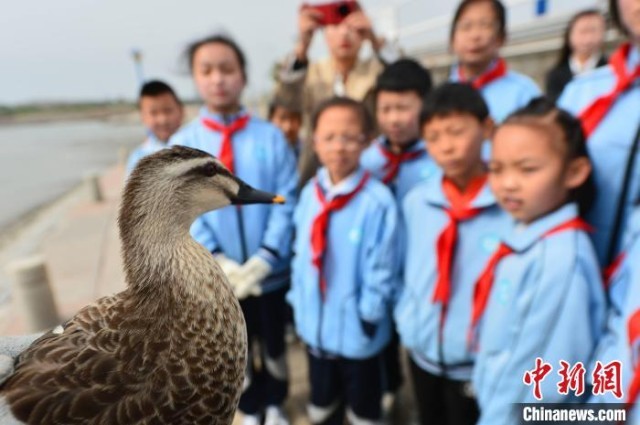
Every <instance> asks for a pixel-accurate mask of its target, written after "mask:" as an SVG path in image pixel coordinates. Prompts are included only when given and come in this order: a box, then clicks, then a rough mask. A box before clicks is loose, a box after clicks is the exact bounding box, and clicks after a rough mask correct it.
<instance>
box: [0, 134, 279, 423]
mask: <svg viewBox="0 0 640 425" xmlns="http://www.w3.org/2000/svg"><path fill="white" fill-rule="evenodd" d="M283 202H284V198H283V197H281V196H278V195H275V194H272V193H268V192H263V191H260V190H258V189H255V188H253V187H251V186H249V185H248V184H247V183H245V182H243V181H242V180H240V179H239V178H238V177H236V176H234V175H233V174H232V173H231V172H229V170H227V169H226V168H225V167H224V165H222V163H221V162H220V161H218V160H217V159H216V158H214V157H213V156H211V155H209V154H208V153H206V152H203V151H200V150H197V149H192V148H188V147H183V146H175V147H171V148H168V149H164V150H162V151H159V152H157V153H155V154H153V155H150V156H148V157H146V158H143V159H142V160H141V161H140V162H139V164H138V165H137V167H136V168H135V169H134V170H133V172H132V173H131V174H130V176H129V177H128V179H127V182H126V185H125V187H124V191H123V196H122V201H121V206H120V210H119V215H118V227H119V236H120V239H121V242H122V250H121V251H122V260H123V269H124V274H125V280H126V284H127V285H126V289H125V290H123V291H122V292H120V293H117V294H115V295H112V296H107V297H104V298H101V299H98V300H97V301H95V302H94V303H93V304H91V305H88V306H86V307H84V308H83V309H81V310H80V311H79V312H78V313H77V314H76V315H75V316H74V317H73V318H72V319H70V320H69V321H67V322H66V323H64V324H63V325H61V326H59V327H57V328H56V329H54V330H52V331H50V332H47V333H46V334H44V335H42V336H41V337H40V338H38V339H37V340H35V341H34V342H33V343H32V344H31V345H30V346H29V347H28V348H27V349H26V350H25V351H23V352H22V353H21V354H20V356H19V357H18V358H17V360H16V364H15V367H14V372H13V374H11V375H10V376H9V377H8V378H7V379H6V380H5V381H4V383H2V386H1V387H0V401H1V403H3V404H4V405H5V406H7V407H8V409H7V410H8V411H10V415H9V416H10V419H11V420H13V421H15V422H11V423H20V424H65V425H74V424H98V425H101V424H110V425H113V424H173V425H175V424H215V425H217V424H220V425H222V424H231V422H232V421H233V417H234V414H235V411H236V408H237V405H238V401H239V398H240V394H241V391H242V386H243V381H244V372H245V368H246V362H247V335H246V327H245V322H244V317H243V314H242V310H241V308H240V305H239V303H238V300H237V299H236V297H235V296H234V294H233V290H232V288H231V285H230V284H229V282H228V280H227V278H226V276H225V274H224V273H223V272H222V269H221V268H220V266H219V265H218V264H217V263H216V261H215V259H214V258H213V256H212V255H211V253H210V252H208V251H207V250H206V249H205V248H204V247H202V246H201V245H200V244H198V243H197V242H196V241H195V240H194V239H193V238H192V237H191V236H190V233H189V229H190V226H191V224H192V223H193V221H194V220H195V219H196V218H197V217H198V216H200V215H201V214H203V213H205V212H207V211H212V210H216V209H219V208H223V207H225V206H228V205H239V204H255V203H276V204H277V203H283ZM5 419H6V418H5ZM3 423H4V422H3Z"/></svg>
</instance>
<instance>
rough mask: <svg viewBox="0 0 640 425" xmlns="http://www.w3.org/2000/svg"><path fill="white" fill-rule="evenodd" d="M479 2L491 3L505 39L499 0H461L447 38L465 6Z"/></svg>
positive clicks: (504, 26) (503, 13)
mask: <svg viewBox="0 0 640 425" xmlns="http://www.w3.org/2000/svg"><path fill="white" fill-rule="evenodd" d="M614 1H615V0H614ZM481 2H487V3H489V4H491V7H492V8H493V12H494V13H495V15H496V20H497V21H498V34H499V35H500V37H502V38H503V39H504V40H506V39H507V12H506V10H505V7H504V5H503V4H502V2H501V1H500V0H463V1H461V2H460V4H459V5H458V8H457V9H456V13H455V14H454V15H453V21H452V23H451V28H450V32H449V40H453V34H454V33H455V31H456V25H457V24H458V21H459V20H460V18H461V17H462V14H463V13H464V12H465V11H466V10H467V8H468V7H469V6H471V5H472V4H477V3H481Z"/></svg>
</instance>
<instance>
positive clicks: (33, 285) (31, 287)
mask: <svg viewBox="0 0 640 425" xmlns="http://www.w3.org/2000/svg"><path fill="white" fill-rule="evenodd" d="M7 269H8V271H9V273H10V274H11V275H13V282H14V284H13V294H14V296H15V299H16V301H17V303H18V308H19V311H23V312H24V313H25V315H26V318H27V325H28V331H29V332H38V331H43V330H48V329H51V328H53V327H55V326H57V325H58V324H59V323H60V318H59V316H58V312H57V309H56V305H55V302H54V300H53V293H52V292H51V287H50V285H49V278H48V276H47V268H46V266H45V263H44V259H43V258H42V257H41V256H33V257H28V258H25V259H22V260H17V261H14V262H13V263H11V264H10V265H9V266H8V267H7Z"/></svg>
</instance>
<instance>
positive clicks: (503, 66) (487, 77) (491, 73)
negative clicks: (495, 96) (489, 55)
mask: <svg viewBox="0 0 640 425" xmlns="http://www.w3.org/2000/svg"><path fill="white" fill-rule="evenodd" d="M505 75H507V61H505V60H504V59H503V58H498V59H497V61H496V64H495V66H493V67H491V68H490V69H489V70H488V71H485V72H484V73H482V74H480V75H479V76H478V77H476V78H474V79H473V80H471V81H467V79H466V78H465V76H464V75H463V73H462V67H461V66H460V65H458V81H460V82H463V83H464V82H468V83H470V84H471V85H472V86H473V88H474V89H476V90H480V89H482V88H483V87H484V86H486V85H488V84H489V83H491V82H493V81H495V80H497V79H498V78H502V77H504V76H505Z"/></svg>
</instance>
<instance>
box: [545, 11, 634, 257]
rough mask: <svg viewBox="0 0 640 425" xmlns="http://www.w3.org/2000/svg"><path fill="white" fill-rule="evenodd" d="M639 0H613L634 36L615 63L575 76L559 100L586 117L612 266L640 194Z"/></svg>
mask: <svg viewBox="0 0 640 425" xmlns="http://www.w3.org/2000/svg"><path fill="white" fill-rule="evenodd" d="M634 4H635V3H634V2H630V1H620V0H611V1H610V2H609V5H610V14H611V17H612V19H613V21H614V22H615V23H616V24H617V26H618V28H619V29H620V30H621V33H622V34H625V35H627V36H628V38H629V42H624V43H622V44H621V45H620V47H619V48H618V49H617V50H616V51H615V52H614V53H613V55H611V57H610V59H609V66H605V67H601V68H598V69H596V70H594V71H593V72H590V73H587V74H585V75H582V76H580V77H578V78H576V79H574V80H573V81H572V82H571V83H569V85H568V86H567V88H566V89H565V90H564V92H563V94H562V96H561V97H560V100H559V101H558V104H559V105H560V106H561V107H563V108H566V109H567V110H568V111H569V112H571V113H573V114H574V115H576V116H577V117H579V118H580V120H581V121H582V123H583V128H584V130H585V133H586V136H587V139H588V143H587V147H588V148H589V154H590V156H591V158H593V168H594V172H593V177H594V180H595V183H596V186H597V188H598V193H597V194H596V198H595V202H594V205H593V208H592V210H591V211H590V213H589V215H588V217H587V219H588V220H589V223H591V224H592V225H593V226H594V227H595V232H594V233H593V242H594V244H595V247H596V252H597V253H598V258H599V259H600V264H601V265H602V266H603V267H606V266H607V265H609V264H610V263H611V261H613V259H614V258H615V257H616V255H617V254H618V252H619V250H620V241H621V235H622V234H623V233H624V228H625V224H626V222H627V217H628V216H629V214H630V212H631V208H632V205H633V203H634V202H635V201H636V200H637V199H638V194H640V159H638V157H639V156H640V148H639V147H640V140H639V139H640V120H639V119H638V117H639V115H638V114H637V112H635V111H638V110H640V85H639V84H638V81H639V79H640V25H638V20H637V19H636V18H635V16H636V13H637V10H636V9H635V8H636V6H635V5H634Z"/></svg>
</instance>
